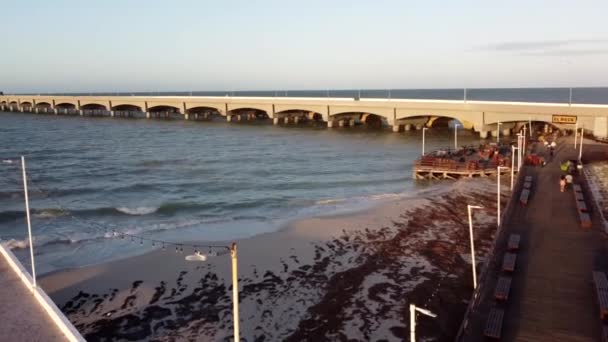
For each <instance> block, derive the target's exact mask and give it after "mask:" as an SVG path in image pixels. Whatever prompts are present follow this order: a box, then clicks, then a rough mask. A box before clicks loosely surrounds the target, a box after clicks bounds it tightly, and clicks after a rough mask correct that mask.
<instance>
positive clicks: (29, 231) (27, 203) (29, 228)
mask: <svg viewBox="0 0 608 342" xmlns="http://www.w3.org/2000/svg"><path fill="white" fill-rule="evenodd" d="M21 171H22V173H23V195H24V197H25V214H26V218H27V235H28V237H29V241H30V259H31V260H32V281H33V283H32V287H33V288H36V286H37V285H36V262H35V261H34V241H33V240H32V221H31V219H30V200H29V196H28V191H27V175H26V172H25V157H24V156H21Z"/></svg>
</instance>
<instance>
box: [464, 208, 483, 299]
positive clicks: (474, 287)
mask: <svg viewBox="0 0 608 342" xmlns="http://www.w3.org/2000/svg"><path fill="white" fill-rule="evenodd" d="M482 208H483V207H481V206H478V205H470V204H468V205H467V210H468V212H469V236H470V238H471V267H472V269H473V289H476V288H477V271H476V270H475V266H476V265H475V243H474V241H473V217H472V215H471V209H482Z"/></svg>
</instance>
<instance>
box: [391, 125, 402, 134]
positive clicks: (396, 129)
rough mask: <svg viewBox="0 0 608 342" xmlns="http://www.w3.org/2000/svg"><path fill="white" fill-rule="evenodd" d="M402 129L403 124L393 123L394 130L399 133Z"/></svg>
mask: <svg viewBox="0 0 608 342" xmlns="http://www.w3.org/2000/svg"><path fill="white" fill-rule="evenodd" d="M399 131H401V125H393V132H395V133H399Z"/></svg>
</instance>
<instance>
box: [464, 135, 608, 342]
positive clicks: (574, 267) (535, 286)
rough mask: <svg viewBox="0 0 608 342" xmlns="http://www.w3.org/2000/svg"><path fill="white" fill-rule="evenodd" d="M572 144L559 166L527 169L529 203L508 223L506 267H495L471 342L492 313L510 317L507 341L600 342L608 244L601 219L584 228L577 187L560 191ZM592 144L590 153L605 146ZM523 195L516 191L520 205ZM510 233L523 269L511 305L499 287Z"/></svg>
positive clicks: (503, 242) (561, 153)
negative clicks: (599, 276) (600, 284)
mask: <svg viewBox="0 0 608 342" xmlns="http://www.w3.org/2000/svg"><path fill="white" fill-rule="evenodd" d="M571 140H572V139H568V140H566V139H561V141H560V143H561V146H558V149H557V154H556V157H555V161H554V162H550V163H549V164H548V165H547V166H545V167H544V168H538V167H537V168H532V167H526V168H524V169H523V172H524V173H525V175H530V176H532V177H533V179H534V181H533V188H532V192H531V196H530V199H529V202H528V205H527V206H522V205H520V204H519V203H515V204H516V205H514V206H513V209H512V212H510V213H509V214H510V215H509V217H508V219H506V220H505V226H504V230H503V232H502V234H501V236H500V237H499V241H498V245H497V246H498V247H497V250H496V252H497V254H496V255H497V257H496V258H495V260H498V261H499V262H493V263H492V265H490V268H489V273H488V277H487V278H486V281H485V283H484V287H483V291H482V292H481V293H480V304H479V305H478V306H477V308H476V309H475V310H473V313H472V314H471V315H470V323H469V327H468V328H467V329H466V331H465V334H464V338H463V340H464V341H484V340H486V338H484V336H483V329H484V325H485V321H486V317H487V315H488V313H489V312H490V310H491V309H492V308H501V309H504V311H505V318H504V322H503V327H502V338H501V341H600V340H601V338H600V336H601V329H602V322H601V321H600V318H599V305H598V301H597V299H596V294H595V290H594V285H593V277H592V271H593V270H601V271H607V270H608V259H607V256H608V255H607V253H606V251H607V248H606V247H607V246H606V241H605V235H604V234H603V233H602V225H601V223H600V222H599V219H598V217H597V215H596V214H592V228H591V229H583V228H581V224H580V220H579V216H578V212H577V207H576V202H575V198H574V196H573V194H572V189H568V190H567V191H566V192H564V193H561V192H560V191H559V179H560V176H561V174H562V173H561V171H560V169H559V162H558V161H559V160H564V159H576V157H577V153H576V151H575V150H574V148H573V146H572V144H571V143H570V142H571ZM566 141H567V142H568V144H567V145H566ZM585 143H587V141H585ZM589 143H590V144H588V145H587V146H585V147H586V148H587V150H586V151H588V150H592V149H594V148H596V149H598V148H604V149H605V148H606V147H605V146H600V145H599V144H597V145H593V144H592V143H591V142H590V141H589ZM583 159H584V157H583ZM580 180H581V176H578V177H576V178H575V182H577V181H580ZM520 186H521V185H520ZM520 191H521V189H515V192H514V200H517V199H518V198H519V192H520ZM583 191H584V194H585V199H586V201H587V205H588V206H590V207H592V206H593V202H592V197H591V193H590V192H589V190H588V189H587V188H586V184H584V183H583ZM511 233H516V234H519V235H520V236H521V244H520V249H519V251H518V252H517V264H516V268H515V271H514V272H513V274H512V278H513V280H512V285H511V291H510V295H509V299H508V301H506V302H505V303H497V302H496V301H495V300H494V296H493V294H494V288H495V286H496V282H497V279H498V278H499V277H500V276H501V275H503V272H502V271H501V270H500V268H501V267H500V266H501V262H500V261H502V256H503V255H504V253H505V252H507V239H508V236H509V234H511Z"/></svg>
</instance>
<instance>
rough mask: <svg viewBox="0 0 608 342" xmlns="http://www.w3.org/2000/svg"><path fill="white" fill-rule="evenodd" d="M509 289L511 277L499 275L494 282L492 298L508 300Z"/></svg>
mask: <svg viewBox="0 0 608 342" xmlns="http://www.w3.org/2000/svg"><path fill="white" fill-rule="evenodd" d="M510 290H511V277H500V278H498V282H496V288H495V289H494V298H496V300H505V301H506V300H508V299H509V291H510Z"/></svg>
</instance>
